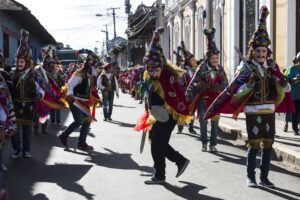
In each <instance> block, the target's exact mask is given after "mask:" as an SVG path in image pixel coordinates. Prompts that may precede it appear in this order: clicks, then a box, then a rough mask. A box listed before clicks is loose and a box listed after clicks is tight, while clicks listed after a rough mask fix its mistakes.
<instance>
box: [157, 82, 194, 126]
mask: <svg viewBox="0 0 300 200" xmlns="http://www.w3.org/2000/svg"><path fill="white" fill-rule="evenodd" d="M152 85H153V87H154V91H155V92H156V93H157V94H158V95H159V96H160V98H162V99H163V100H164V99H165V92H164V90H163V88H162V86H161V84H160V82H159V81H152ZM164 106H165V108H166V110H167V112H168V113H169V115H172V117H173V119H174V120H175V121H177V124H179V125H185V124H188V123H190V121H191V120H192V119H193V116H190V115H182V114H180V113H177V112H176V110H174V109H173V108H172V107H171V106H170V105H169V104H167V103H166V102H165V105H164Z"/></svg>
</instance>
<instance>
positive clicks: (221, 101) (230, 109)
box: [204, 65, 295, 119]
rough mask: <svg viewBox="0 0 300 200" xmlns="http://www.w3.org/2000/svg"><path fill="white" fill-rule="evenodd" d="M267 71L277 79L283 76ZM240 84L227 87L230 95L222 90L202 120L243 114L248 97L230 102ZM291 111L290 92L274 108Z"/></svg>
mask: <svg viewBox="0 0 300 200" xmlns="http://www.w3.org/2000/svg"><path fill="white" fill-rule="evenodd" d="M276 66H277V65H276ZM277 67H278V66H277ZM268 70H269V71H270V72H271V73H273V74H274V75H275V76H276V77H278V78H282V77H283V74H282V73H281V72H280V71H279V70H278V69H277V68H275V69H270V68H269V69H268ZM249 75H250V73H249ZM245 80H247V79H245ZM242 84H243V83H239V84H236V83H234V82H232V83H231V84H230V85H229V86H228V87H227V88H230V93H228V92H227V91H226V90H223V92H222V93H221V94H220V95H219V96H218V97H217V98H216V99H215V101H214V102H213V104H212V105H211V106H210V107H209V108H208V109H207V111H206V113H205V116H204V119H210V118H212V117H214V116H215V115H217V114H220V113H224V114H235V115H237V114H238V112H243V104H245V102H246V101H245V99H247V98H248V97H249V96H246V97H244V98H243V99H240V101H239V102H232V96H233V95H234V94H235V93H236V91H237V90H238V88H239V87H240V86H241V85H242ZM238 109H239V110H238ZM293 110H295V108H294V105H293V99H292V97H291V92H286V93H285V97H284V99H283V101H282V102H281V104H280V105H279V106H277V107H276V109H275V112H284V113H291V112H294V111H293Z"/></svg>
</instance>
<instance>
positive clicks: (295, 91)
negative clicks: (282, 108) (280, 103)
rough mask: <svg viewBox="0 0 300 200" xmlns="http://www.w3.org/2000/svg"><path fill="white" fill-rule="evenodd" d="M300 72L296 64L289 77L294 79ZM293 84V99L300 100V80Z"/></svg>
mask: <svg viewBox="0 0 300 200" xmlns="http://www.w3.org/2000/svg"><path fill="white" fill-rule="evenodd" d="M298 74H300V69H298V68H297V67H296V66H292V67H291V69H290V71H289V73H288V76H287V78H288V79H292V78H295V77H296V76H297V75H298ZM291 86H292V96H293V100H300V92H299V91H300V81H298V82H296V83H293V84H291Z"/></svg>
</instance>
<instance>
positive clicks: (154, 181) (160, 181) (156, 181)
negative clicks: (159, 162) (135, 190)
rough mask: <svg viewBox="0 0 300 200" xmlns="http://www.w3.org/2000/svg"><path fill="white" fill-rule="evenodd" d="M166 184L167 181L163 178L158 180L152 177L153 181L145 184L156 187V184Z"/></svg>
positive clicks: (147, 181)
mask: <svg viewBox="0 0 300 200" xmlns="http://www.w3.org/2000/svg"><path fill="white" fill-rule="evenodd" d="M165 182H166V180H165V179H161V178H157V177H152V178H151V179H149V180H146V181H145V184H147V185H154V184H163V183H165Z"/></svg>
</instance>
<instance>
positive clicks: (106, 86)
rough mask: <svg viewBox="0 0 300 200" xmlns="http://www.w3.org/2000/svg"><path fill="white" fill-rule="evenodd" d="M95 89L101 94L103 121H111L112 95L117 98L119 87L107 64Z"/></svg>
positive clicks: (111, 66) (111, 69) (110, 67)
mask: <svg viewBox="0 0 300 200" xmlns="http://www.w3.org/2000/svg"><path fill="white" fill-rule="evenodd" d="M97 87H98V89H99V90H101V92H102V98H103V115H104V121H107V120H109V121H111V120H112V118H111V115H112V111H113V103H114V94H115V92H116V95H117V97H118V98H119V85H118V81H117V78H116V77H115V75H114V73H113V65H112V64H107V65H106V66H105V67H104V71H103V72H102V74H101V75H100V76H99V78H98V80H97Z"/></svg>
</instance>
